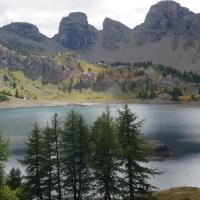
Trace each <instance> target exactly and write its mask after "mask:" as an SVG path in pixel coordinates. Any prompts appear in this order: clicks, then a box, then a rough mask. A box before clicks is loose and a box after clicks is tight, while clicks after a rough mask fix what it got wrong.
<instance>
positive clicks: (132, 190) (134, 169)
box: [117, 105, 156, 200]
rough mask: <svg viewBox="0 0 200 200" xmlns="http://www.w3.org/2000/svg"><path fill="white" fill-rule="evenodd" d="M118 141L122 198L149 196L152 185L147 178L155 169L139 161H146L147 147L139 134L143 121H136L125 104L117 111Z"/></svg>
mask: <svg viewBox="0 0 200 200" xmlns="http://www.w3.org/2000/svg"><path fill="white" fill-rule="evenodd" d="M117 122H118V123H117V124H118V136H119V143H120V146H121V149H122V154H121V155H122V161H123V166H124V168H123V169H122V172H123V173H122V174H123V177H124V179H123V181H122V188H123V198H124V199H129V200H137V199H139V197H141V196H142V198H143V199H145V196H147V197H148V198H149V195H150V194H151V189H153V186H152V185H151V184H149V183H148V181H147V179H148V178H149V177H150V176H151V175H155V174H156V171H155V170H151V169H148V168H146V167H143V166H142V165H141V162H147V160H146V157H147V156H148V153H149V151H148V149H147V148H146V146H145V144H144V142H143V140H142V139H141V136H140V128H141V126H142V124H143V121H138V120H137V116H136V115H135V113H132V112H131V110H130V109H129V108H128V106H127V105H125V106H124V110H122V111H119V117H118V119H117Z"/></svg>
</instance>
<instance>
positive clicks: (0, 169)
mask: <svg viewBox="0 0 200 200" xmlns="http://www.w3.org/2000/svg"><path fill="white" fill-rule="evenodd" d="M8 146H9V141H8V140H6V139H4V138H3V136H2V133H1V132H0V187H1V186H2V185H3V184H4V180H5V174H4V164H5V162H6V161H7V159H8V155H9V149H8Z"/></svg>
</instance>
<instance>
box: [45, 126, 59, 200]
mask: <svg viewBox="0 0 200 200" xmlns="http://www.w3.org/2000/svg"><path fill="white" fill-rule="evenodd" d="M42 157H43V162H42V171H43V174H44V178H43V181H42V187H43V191H44V194H45V198H44V199H48V200H52V199H53V197H54V196H53V192H54V193H55V188H54V186H55V180H54V176H55V174H56V172H55V164H56V160H55V149H54V137H53V132H52V130H51V129H50V127H49V126H48V125H47V127H46V128H45V129H43V131H42Z"/></svg>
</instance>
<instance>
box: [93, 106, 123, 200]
mask: <svg viewBox="0 0 200 200" xmlns="http://www.w3.org/2000/svg"><path fill="white" fill-rule="evenodd" d="M118 154H119V145H118V141H117V137H116V124H115V122H114V120H113V118H112V117H111V114H110V110H109V108H107V110H106V112H103V114H102V115H101V116H100V117H98V118H97V120H96V121H95V122H94V125H93V127H92V132H91V167H92V170H93V171H94V183H95V185H94V188H93V191H95V192H96V198H97V199H104V200H111V199H116V198H118V197H119V196H118V194H119V188H118V185H117V184H118V181H119V180H118V179H119V165H120V163H119V158H118Z"/></svg>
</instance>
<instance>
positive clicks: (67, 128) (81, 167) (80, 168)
mask: <svg viewBox="0 0 200 200" xmlns="http://www.w3.org/2000/svg"><path fill="white" fill-rule="evenodd" d="M88 147H89V145H88V128H87V125H86V123H85V121H84V119H83V117H82V116H81V115H80V114H79V113H78V112H76V111H74V110H72V111H71V112H69V114H68V115H67V117H66V119H65V123H64V130H63V145H62V154H63V159H62V169H63V173H64V177H65V180H64V186H65V190H66V191H67V194H66V197H67V198H68V199H73V200H82V199H84V198H86V197H87V192H88V185H89V169H88Z"/></svg>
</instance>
